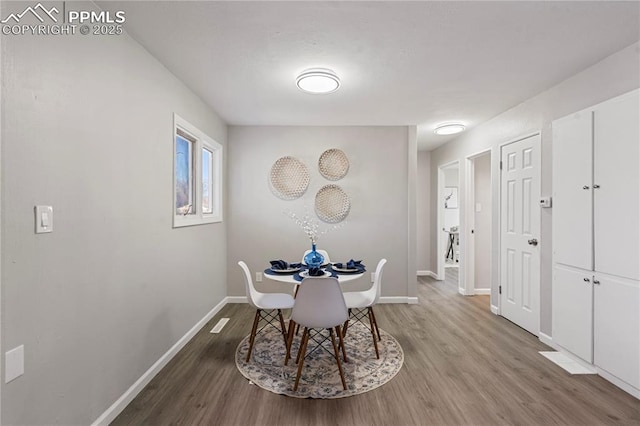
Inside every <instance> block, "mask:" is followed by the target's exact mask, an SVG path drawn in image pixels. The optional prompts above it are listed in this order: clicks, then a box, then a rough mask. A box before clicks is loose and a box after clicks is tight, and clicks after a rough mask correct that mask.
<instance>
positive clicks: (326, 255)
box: [301, 250, 331, 265]
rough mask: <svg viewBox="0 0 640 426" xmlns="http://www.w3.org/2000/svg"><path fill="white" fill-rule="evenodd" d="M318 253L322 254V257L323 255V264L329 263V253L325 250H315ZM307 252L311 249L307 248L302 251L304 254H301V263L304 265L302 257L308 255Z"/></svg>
mask: <svg viewBox="0 0 640 426" xmlns="http://www.w3.org/2000/svg"><path fill="white" fill-rule="evenodd" d="M316 251H317V252H318V253H320V254H321V255H322V257H324V263H323V265H328V264H329V263H331V259H329V253H327V251H326V250H316ZM309 253H311V250H307V251H305V252H304V254H303V255H302V260H301V263H302V264H303V265H306V264H307V263H306V262H305V261H304V257H305V256H306V255H308V254H309Z"/></svg>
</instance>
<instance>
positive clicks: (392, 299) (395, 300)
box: [378, 296, 418, 305]
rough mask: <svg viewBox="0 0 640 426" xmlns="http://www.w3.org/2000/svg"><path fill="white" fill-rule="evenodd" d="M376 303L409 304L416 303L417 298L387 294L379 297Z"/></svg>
mask: <svg viewBox="0 0 640 426" xmlns="http://www.w3.org/2000/svg"><path fill="white" fill-rule="evenodd" d="M378 303H408V304H410V305H416V304H418V298H417V297H406V296H388V297H381V298H380V300H379V301H378Z"/></svg>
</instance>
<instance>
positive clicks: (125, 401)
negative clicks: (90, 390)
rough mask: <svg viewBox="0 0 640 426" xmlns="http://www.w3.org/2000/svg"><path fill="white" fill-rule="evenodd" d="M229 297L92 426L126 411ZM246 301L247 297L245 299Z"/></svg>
mask: <svg viewBox="0 0 640 426" xmlns="http://www.w3.org/2000/svg"><path fill="white" fill-rule="evenodd" d="M227 299H229V297H225V298H224V299H222V301H221V302H220V303H218V304H217V305H216V306H214V308H213V309H211V310H210V311H209V312H208V313H207V314H206V315H205V316H204V318H202V319H201V320H200V321H198V322H197V323H196V325H194V326H193V327H191V330H189V331H187V333H186V334H185V335H184V336H182V337H181V338H180V340H178V341H177V342H176V343H175V344H174V345H173V346H172V347H171V348H170V349H169V350H168V351H167V352H166V353H165V354H164V355H162V356H161V357H160V358H159V359H158V360H157V361H156V362H155V363H154V364H153V365H152V366H151V367H150V368H149V369H148V370H147V371H146V372H145V373H144V374H143V375H142V376H140V378H139V379H138V380H136V381H135V383H134V384H133V385H131V387H130V388H129V389H127V391H126V392H125V393H124V394H122V396H121V397H120V398H118V400H117V401H116V402H114V403H113V404H112V405H111V407H109V408H107V410H106V411H105V412H104V413H102V415H101V416H100V417H98V418H97V419H96V420H95V421H94V422H93V423H92V426H99V425H105V426H106V425H108V424H109V423H111V422H112V421H113V420H115V418H116V417H118V414H120V413H121V412H122V410H124V409H125V408H126V407H127V405H129V403H130V402H131V401H133V399H134V398H135V397H136V396H137V395H138V394H139V393H140V391H142V389H144V387H145V386H146V385H147V384H149V382H150V381H151V380H152V379H153V378H154V377H155V376H156V374H158V373H159V372H160V370H162V369H163V368H164V366H166V365H167V364H168V363H169V361H171V359H172V358H173V357H174V356H175V355H176V354H177V353H178V352H179V351H180V349H182V348H183V347H184V346H185V345H186V344H187V343H188V342H189V340H191V339H192V338H193V336H195V335H196V333H198V331H200V329H202V327H204V325H205V324H206V323H207V322H209V320H210V319H211V318H213V317H214V316H215V315H216V314H217V313H218V312H220V310H221V309H222V308H224V306H225V305H226V304H227V303H229V301H228V300H227ZM245 299H246V297H245Z"/></svg>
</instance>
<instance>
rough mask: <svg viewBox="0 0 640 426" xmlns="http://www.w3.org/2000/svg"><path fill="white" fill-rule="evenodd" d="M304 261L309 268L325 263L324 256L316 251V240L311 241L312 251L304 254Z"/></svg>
mask: <svg viewBox="0 0 640 426" xmlns="http://www.w3.org/2000/svg"><path fill="white" fill-rule="evenodd" d="M304 263H306V264H307V266H308V267H309V268H319V267H320V266H322V264H323V263H324V256H323V255H321V254H320V253H318V252H317V251H316V242H315V241H313V240H312V241H311V251H310V252H309V253H307V254H306V255H305V256H304Z"/></svg>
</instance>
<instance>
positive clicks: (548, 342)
mask: <svg viewBox="0 0 640 426" xmlns="http://www.w3.org/2000/svg"><path fill="white" fill-rule="evenodd" d="M538 339H540V341H541V342H542V343H544V344H545V345H547V346H549V347H551V348H553V349H555V350H558V347H557V345H556V344H555V343H553V338H552V337H551V336H549V335H547V334H544V333H543V332H542V331H541V332H539V333H538Z"/></svg>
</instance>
